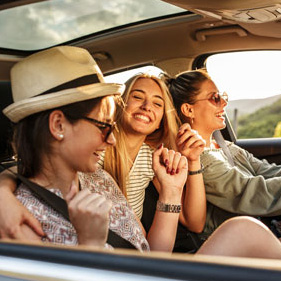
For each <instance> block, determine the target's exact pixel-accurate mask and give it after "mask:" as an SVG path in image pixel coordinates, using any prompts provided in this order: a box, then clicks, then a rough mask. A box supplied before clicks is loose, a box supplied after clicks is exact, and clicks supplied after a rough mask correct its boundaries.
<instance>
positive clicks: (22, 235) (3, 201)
mask: <svg viewBox="0 0 281 281" xmlns="http://www.w3.org/2000/svg"><path fill="white" fill-rule="evenodd" d="M15 189H16V182H15V179H13V177H12V176H10V174H9V173H7V172H3V173H1V175H0V238H11V239H22V240H26V239H29V235H28V234H29V233H30V234H31V236H30V237H33V233H35V234H36V235H39V236H44V235H45V234H44V232H43V230H42V227H41V224H40V223H39V221H38V220H36V219H35V218H34V217H33V216H32V215H31V213H30V212H29V211H28V210H27V209H26V208H25V207H24V206H23V205H22V204H21V203H20V202H19V201H18V200H17V198H16V197H15V196H14V194H13V192H14V191H15ZM23 225H26V227H29V228H30V232H28V231H23V229H24V230H26V227H23Z"/></svg>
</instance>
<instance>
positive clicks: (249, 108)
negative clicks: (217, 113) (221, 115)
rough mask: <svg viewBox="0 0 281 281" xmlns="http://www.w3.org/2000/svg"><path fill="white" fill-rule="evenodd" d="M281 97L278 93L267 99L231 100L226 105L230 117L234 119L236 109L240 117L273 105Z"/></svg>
mask: <svg viewBox="0 0 281 281" xmlns="http://www.w3.org/2000/svg"><path fill="white" fill-rule="evenodd" d="M280 98H281V95H276V96H272V97H269V98H265V99H256V100H252V99H245V100H234V101H229V102H228V105H227V107H226V112H227V115H228V117H229V118H230V119H233V114H234V109H238V117H240V116H242V115H245V114H250V113H253V112H255V111H257V110H258V109H260V108H262V107H264V106H267V105H271V104H273V103H274V102H276V101H277V100H278V99H280Z"/></svg>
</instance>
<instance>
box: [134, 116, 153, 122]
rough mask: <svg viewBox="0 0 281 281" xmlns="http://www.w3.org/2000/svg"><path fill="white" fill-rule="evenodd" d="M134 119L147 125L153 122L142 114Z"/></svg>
mask: <svg viewBox="0 0 281 281" xmlns="http://www.w3.org/2000/svg"><path fill="white" fill-rule="evenodd" d="M134 118H135V119H137V120H142V121H144V122H145V123H149V122H150V121H151V120H150V118H149V117H148V116H145V115H142V114H135V115H134Z"/></svg>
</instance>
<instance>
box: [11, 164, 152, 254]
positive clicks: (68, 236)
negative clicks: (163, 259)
mask: <svg viewBox="0 0 281 281" xmlns="http://www.w3.org/2000/svg"><path fill="white" fill-rule="evenodd" d="M79 180H80V185H81V188H82V189H83V188H89V189H90V190H91V191H92V192H97V193H99V194H102V195H104V196H105V197H106V198H107V199H110V200H111V201H112V203H113V204H112V208H111V211H110V222H109V228H110V229H111V230H112V231H114V232H115V233H116V234H118V235H119V236H121V237H122V238H124V239H126V240H128V241H129V242H131V244H133V245H134V246H135V247H136V249H138V250H139V251H149V245H148V242H147V240H146V239H145V237H144V235H143V232H142V229H141V227H140V225H139V223H138V222H137V220H136V218H135V214H134V212H133V210H132V209H131V207H130V206H129V205H128V203H127V201H126V198H125V197H124V196H123V194H122V193H121V191H120V190H119V188H118V187H117V185H116V183H115V182H114V180H113V179H112V177H111V176H110V175H109V174H108V173H107V172H105V171H104V170H102V169H98V170H97V171H96V172H95V173H93V174H83V173H79ZM49 190H50V191H52V192H54V193H55V194H56V195H58V196H60V197H61V198H62V194H61V192H60V190H59V189H49ZM16 197H17V198H18V200H19V201H20V202H21V203H22V204H23V205H24V206H25V207H26V208H27V209H28V210H29V211H30V212H31V213H32V214H33V215H34V216H35V217H36V218H37V219H38V220H39V221H40V222H41V224H42V228H43V231H44V232H45V233H46V237H44V238H42V241H44V242H51V243H54V244H63V245H77V243H78V242H77V233H76V231H75V229H74V227H73V225H72V224H71V222H69V221H68V220H66V219H65V218H64V217H63V216H62V215H61V214H60V213H58V212H57V211H55V210H54V209H53V208H52V207H51V206H49V205H48V204H47V203H45V202H44V201H43V200H42V199H41V198H38V197H37V196H36V195H35V194H33V193H32V192H31V191H30V190H29V188H27V187H26V186H24V184H21V185H20V186H19V188H18V189H17V191H16ZM106 247H108V248H110V247H111V246H108V245H106Z"/></svg>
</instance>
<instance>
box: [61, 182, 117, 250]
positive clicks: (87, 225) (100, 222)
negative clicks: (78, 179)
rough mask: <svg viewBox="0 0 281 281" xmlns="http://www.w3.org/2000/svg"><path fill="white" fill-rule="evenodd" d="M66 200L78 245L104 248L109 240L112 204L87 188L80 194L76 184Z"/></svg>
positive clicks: (71, 188) (72, 186)
mask: <svg viewBox="0 0 281 281" xmlns="http://www.w3.org/2000/svg"><path fill="white" fill-rule="evenodd" d="M65 199H66V201H67V204H68V211H69V217H70V221H71V223H72V224H73V226H74V228H75V229H76V231H77V235H78V243H79V244H84V245H93V246H101V247H103V246H104V244H105V243H106V240H107V235H108V228H109V212H110V209H111V206H112V202H111V201H110V200H107V199H106V198H105V197H104V196H102V195H99V194H96V193H91V192H90V190H88V189H87V188H85V189H83V190H82V191H79V192H78V188H77V187H76V185H75V184H74V183H73V184H72V185H71V187H70V190H69V193H68V194H67V195H66V198H65Z"/></svg>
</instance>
